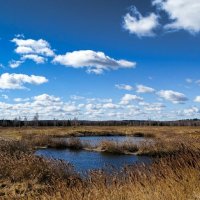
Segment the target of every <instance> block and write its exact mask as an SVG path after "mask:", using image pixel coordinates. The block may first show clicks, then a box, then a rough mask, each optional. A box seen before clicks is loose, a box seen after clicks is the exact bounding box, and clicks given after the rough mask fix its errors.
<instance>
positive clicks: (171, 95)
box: [157, 90, 188, 104]
mask: <svg viewBox="0 0 200 200" xmlns="http://www.w3.org/2000/svg"><path fill="white" fill-rule="evenodd" d="M157 94H158V95H159V96H160V97H161V98H163V99H165V100H167V101H171V102H172V103H175V104H181V103H184V102H185V101H187V100H188V98H187V97H186V96H185V95H184V94H183V93H180V92H176V91H173V90H161V91H159V92H158V93H157Z"/></svg>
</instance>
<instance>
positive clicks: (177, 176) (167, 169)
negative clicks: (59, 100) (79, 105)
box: [0, 127, 200, 200]
mask: <svg viewBox="0 0 200 200" xmlns="http://www.w3.org/2000/svg"><path fill="white" fill-rule="evenodd" d="M82 128H83V127H82ZM92 128H93V129H90V128H88V127H87V128H84V130H82V131H86V130H87V131H89V130H90V131H92V130H93V131H95V128H94V127H92ZM107 128H108V129H109V130H107V131H109V132H110V133H111V132H112V131H113V133H114V131H115V128H113V127H105V129H104V128H103V130H102V132H101V134H102V133H105V130H106V129H107ZM117 128H119V127H117ZM96 129H98V131H99V132H100V131H101V128H96ZM49 130H50V129H41V130H39V129H38V130H37V129H36V130H30V129H29V130H25V129H23V130H22V129H18V130H14V129H12V130H11V131H13V132H12V133H10V134H8V133H4V134H3V133H2V129H1V130H0V134H1V136H2V137H4V138H10V137H12V138H15V139H16V137H15V136H14V135H15V131H16V132H17V135H18V136H19V138H22V140H21V141H3V140H1V141H0V162H1V163H0V199H64V200H65V199H66V200H69V199H72V200H94V199H95V200H152V199H153V200H198V199H200V186H199V185H200V139H199V138H200V137H199V136H200V133H199V128H198V127H191V128H190V127H167V128H166V129H165V128H164V127H155V128H154V127H150V128H149V127H141V128H135V127H131V128H129V127H127V128H126V127H121V128H119V129H118V133H119V132H121V133H122V132H123V131H124V132H123V133H124V134H134V133H144V134H154V135H155V138H154V142H146V143H143V144H142V145H140V146H138V148H139V149H138V151H137V153H138V154H141V155H152V156H155V159H154V162H153V163H152V164H147V165H133V166H127V167H125V168H124V169H123V170H121V171H115V170H113V172H112V173H110V171H109V172H107V171H106V170H99V171H92V172H90V173H89V174H88V176H87V177H81V176H80V175H79V174H77V172H75V171H74V169H73V167H72V166H71V165H70V164H69V163H65V162H62V161H58V160H47V159H44V158H40V157H36V156H34V155H33V148H34V147H35V146H43V145H46V143H47V142H49V139H51V137H55V136H61V135H62V136H63V135H71V134H75V135H76V134H80V131H81V130H80V128H75V130H73V129H72V128H71V129H68V130H66V129H59V131H58V129H52V130H51V131H50V132H49ZM72 130H73V131H72ZM125 130H126V131H127V130H128V131H127V132H125ZM6 131H8V129H6ZM19 131H20V133H19ZM56 131H57V132H56ZM99 132H97V134H98V133H99ZM32 134H35V135H34V137H33V138H34V139H33V138H32ZM8 135H9V137H8ZM19 138H18V139H19ZM58 141H59V140H58ZM60 142H62V141H60ZM71 143H72V144H76V145H77V144H78V143H79V142H77V141H71ZM59 145H60V144H59ZM109 145H110V146H112V145H113V144H111V143H109V144H108V143H107V142H106V145H105V143H104V145H103V147H104V148H109ZM131 145H132V144H130V145H127V144H126V145H125V144H120V143H118V144H116V143H115V144H114V147H112V149H113V148H114V149H116V146H117V148H120V149H122V150H124V149H130V148H132V147H131ZM72 146H73V145H72ZM120 151H121V150H120Z"/></svg>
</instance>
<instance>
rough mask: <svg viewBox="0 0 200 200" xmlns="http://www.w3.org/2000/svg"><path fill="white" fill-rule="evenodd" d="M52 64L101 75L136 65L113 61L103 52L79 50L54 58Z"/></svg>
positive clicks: (125, 61) (124, 61) (128, 62)
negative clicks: (106, 71)
mask: <svg viewBox="0 0 200 200" xmlns="http://www.w3.org/2000/svg"><path fill="white" fill-rule="evenodd" d="M53 63H55V64H57V63H58V64H61V65H64V66H67V67H73V68H87V72H88V73H95V74H102V73H103V71H105V70H116V69H119V68H134V67H135V65H136V63H135V62H130V61H127V60H115V59H113V58H111V57H109V56H107V55H105V54H104V53H103V52H95V51H92V50H80V51H73V52H68V53H66V54H65V55H57V56H55V58H54V60H53Z"/></svg>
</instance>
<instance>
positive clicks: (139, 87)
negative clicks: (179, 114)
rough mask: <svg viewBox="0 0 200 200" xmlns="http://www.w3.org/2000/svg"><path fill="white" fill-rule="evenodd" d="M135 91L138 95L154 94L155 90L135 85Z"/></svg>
mask: <svg viewBox="0 0 200 200" xmlns="http://www.w3.org/2000/svg"><path fill="white" fill-rule="evenodd" d="M136 88H137V90H136V92H138V93H152V92H155V89H153V88H151V87H148V86H145V85H137V86H136Z"/></svg>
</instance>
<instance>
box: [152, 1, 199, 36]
mask: <svg viewBox="0 0 200 200" xmlns="http://www.w3.org/2000/svg"><path fill="white" fill-rule="evenodd" d="M153 5H156V6H158V8H159V9H160V10H164V11H165V12H166V13H167V14H168V15H169V18H170V19H171V22H170V23H168V24H167V25H166V26H165V28H167V29H175V30H178V29H184V30H186V31H189V32H190V33H197V32H199V31H200V14H199V13H200V1H199V0H154V1H153Z"/></svg>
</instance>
